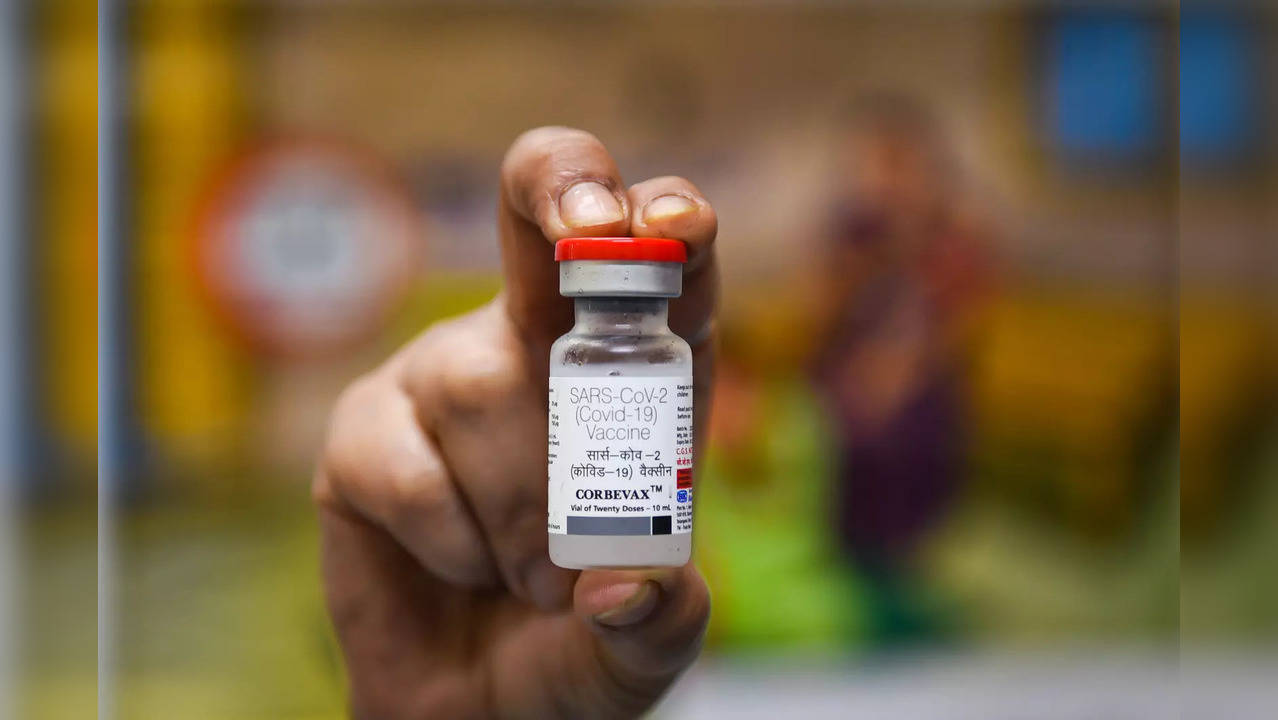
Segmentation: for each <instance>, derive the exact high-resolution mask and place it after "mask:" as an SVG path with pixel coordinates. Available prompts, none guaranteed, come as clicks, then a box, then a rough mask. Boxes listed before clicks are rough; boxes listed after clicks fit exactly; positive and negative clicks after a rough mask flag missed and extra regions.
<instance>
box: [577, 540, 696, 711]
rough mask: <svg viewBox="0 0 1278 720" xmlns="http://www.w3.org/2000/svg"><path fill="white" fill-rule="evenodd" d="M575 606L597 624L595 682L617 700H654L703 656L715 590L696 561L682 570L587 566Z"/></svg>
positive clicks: (587, 620) (581, 616) (584, 617)
mask: <svg viewBox="0 0 1278 720" xmlns="http://www.w3.org/2000/svg"><path fill="white" fill-rule="evenodd" d="M573 612H574V614H576V615H577V616H578V618H579V619H581V620H582V621H584V622H585V623H586V624H587V626H588V627H589V628H590V630H591V632H592V633H593V635H594V639H595V648H596V652H597V655H598V657H597V658H596V659H597V663H596V670H595V672H596V673H597V674H598V675H599V677H598V678H597V679H596V682H595V683H591V684H592V685H593V686H594V687H595V688H597V689H598V690H599V691H600V692H603V693H605V694H610V695H611V696H612V697H611V698H610V699H611V700H612V701H613V703H615V704H616V705H615V706H620V705H624V704H625V703H626V701H627V700H629V699H640V698H646V699H647V701H648V702H652V701H655V699H656V698H657V697H659V696H660V695H661V693H662V692H664V691H665V689H666V687H668V686H669V685H670V683H672V682H673V681H674V680H675V678H677V677H678V676H679V674H680V673H681V672H683V670H684V669H685V668H686V667H687V666H688V665H690V664H691V663H692V661H693V660H695V659H696V657H697V653H698V652H699V651H700V649H701V642H702V638H703V637H704V635H705V629H706V622H707V621H708V620H709V618H710V593H709V591H708V590H707V589H706V583H705V580H704V579H702V577H701V573H700V572H698V571H697V569H696V568H695V567H694V566H693V565H692V564H691V563H689V564H687V565H685V566H683V567H680V568H663V569H645V570H587V571H585V572H582V573H581V576H580V577H579V578H578V580H577V585H576V588H575V589H574V592H573Z"/></svg>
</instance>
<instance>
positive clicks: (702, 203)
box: [313, 127, 718, 719]
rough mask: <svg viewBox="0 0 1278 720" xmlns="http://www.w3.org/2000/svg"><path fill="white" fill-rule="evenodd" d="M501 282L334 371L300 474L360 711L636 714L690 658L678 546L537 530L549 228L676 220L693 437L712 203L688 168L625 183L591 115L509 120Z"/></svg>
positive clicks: (703, 350) (676, 307) (688, 570)
mask: <svg viewBox="0 0 1278 720" xmlns="http://www.w3.org/2000/svg"><path fill="white" fill-rule="evenodd" d="M498 223H499V229H500V236H501V251H502V263H503V276H504V288H503V290H502V292H501V293H500V294H499V295H498V297H497V298H495V299H494V300H493V301H492V302H490V303H489V304H488V305H486V306H484V307H482V308H480V309H478V310H475V311H474V312H472V313H470V314H468V315H464V316H462V317H459V318H456V319H453V320H450V321H447V322H443V323H440V324H438V325H435V326H433V327H431V328H429V329H427V330H426V331H425V332H424V333H422V334H421V335H420V336H419V337H418V338H416V339H415V340H413V341H411V342H410V343H409V344H408V345H406V346H405V347H403V348H402V349H400V350H399V351H398V352H397V353H396V354H395V355H393V356H392V357H391V358H389V359H388V360H387V361H386V362H385V363H384V364H383V365H382V366H380V367H378V368H377V369H375V370H373V371H372V372H370V373H368V374H367V375H365V376H363V377H361V378H359V379H358V380H356V381H355V382H354V383H352V384H351V385H350V387H348V388H347V389H346V390H345V392H344V393H343V394H342V396H341V397H340V399H339V400H338V402H337V404H336V407H335V408H334V410H333V414H332V418H331V421H330V426H329V433H328V437H327V440H326V442H325V446H324V449H323V451H322V453H321V455H320V458H319V461H318V466H317V469H316V473H315V478H314V483H313V496H314V500H315V503H316V506H317V508H318V513H319V523H320V532H321V558H322V570H323V578H324V589H325V595H326V599H327V604H328V609H329V614H330V615H331V617H332V621H333V624H334V627H335V629H336V632H337V637H338V640H339V642H340V644H341V647H342V652H343V655H344V658H345V663H346V670H347V678H348V683H349V687H350V704H351V713H352V715H353V716H354V717H357V718H378V719H382V718H425V717H440V718H444V717H447V718H469V717H477V718H478V717H503V718H505V717H511V718H523V717H527V718H593V717H601V718H603V717H635V716H637V715H640V714H641V713H643V712H644V711H645V710H647V709H648V708H650V707H651V706H652V705H653V704H654V703H655V702H656V700H657V699H658V698H660V697H661V695H662V693H664V692H665V690H666V689H667V688H668V687H669V686H670V685H671V684H672V683H673V682H674V680H675V679H676V678H677V677H678V675H679V674H680V673H681V672H682V671H683V670H684V668H686V667H687V666H688V665H689V664H690V663H691V662H692V660H693V659H694V658H695V657H696V655H697V653H698V651H699V649H700V645H701V641H702V637H703V635H704V631H705V626H706V621H707V619H708V617H709V612H710V601H709V595H708V592H707V589H706V585H705V582H704V580H703V579H702V577H701V574H700V573H699V572H698V571H697V569H696V568H695V567H693V566H692V564H691V563H690V564H688V565H687V566H684V567H681V568H662V569H645V570H587V571H581V572H578V571H569V570H565V569H562V568H558V567H556V566H554V565H553V564H551V562H550V558H549V555H548V551H547V538H546V488H547V483H546V424H547V400H546V398H547V386H548V368H549V360H548V357H549V351H550V345H551V343H552V342H553V341H554V339H555V338H556V337H557V336H558V335H560V334H562V333H563V332H566V331H567V329H568V328H569V327H570V326H571V325H572V303H571V301H570V300H569V299H567V298H563V297H561V296H560V295H559V292H558V288H559V282H558V278H559V275H558V269H557V267H556V265H555V262H554V250H553V246H554V242H555V241H556V240H559V239H561V238H564V237H572V236H590V235H600V236H603V235H633V236H657V237H668V238H677V239H680V240H683V241H685V242H686V243H687V244H688V248H689V262H688V264H687V265H686V266H685V269H684V292H683V296H682V297H681V298H680V299H678V300H675V301H673V302H672V303H671V313H670V325H671V328H672V329H673V330H674V331H675V332H677V333H679V334H680V335H682V336H683V337H684V338H685V339H687V340H688V341H689V343H690V344H691V345H692V348H693V358H694V376H695V377H694V387H695V398H694V403H695V405H694V407H695V408H696V415H697V417H696V418H695V427H696V430H697V442H696V445H697V447H698V454H699V452H700V450H699V448H700V447H701V445H702V442H701V438H702V436H703V434H704V433H703V432H702V430H703V429H704V428H706V418H707V417H708V410H709V405H710V398H709V389H710V386H711V381H712V379H713V367H714V366H713V363H714V353H715V335H716V332H715V310H716V305H717V296H718V273H717V270H716V266H715V258H714V251H713V247H712V245H713V241H714V236H715V232H716V229H717V220H716V217H715V213H714V210H713V208H711V206H710V204H709V203H708V202H707V201H706V199H705V198H704V197H703V196H702V194H701V192H700V191H699V190H697V188H696V187H695V186H694V185H693V184H692V183H690V182H688V181H687V180H684V179H682V178H677V177H659V178H654V179H652V180H647V181H645V182H642V183H639V184H637V185H632V186H630V187H629V188H627V187H626V186H625V185H624V184H623V183H622V181H621V178H620V177H619V174H618V171H617V167H616V164H615V163H614V162H613V160H612V158H611V157H610V156H609V154H608V151H607V150H606V149H605V148H604V146H603V144H602V143H601V142H600V141H599V140H598V139H596V138H595V137H594V136H593V135H590V134H589V133H586V132H583V131H580V130H573V129H569V128H557V127H546V128H538V129H536V130H531V131H528V132H526V133H524V134H523V135H521V136H520V137H519V138H518V139H517V140H516V141H515V142H514V144H513V145H512V146H511V148H510V150H509V151H508V152H507V154H506V157H505V160H504V161H503V163H502V168H501V193H500V202H499V207H498Z"/></svg>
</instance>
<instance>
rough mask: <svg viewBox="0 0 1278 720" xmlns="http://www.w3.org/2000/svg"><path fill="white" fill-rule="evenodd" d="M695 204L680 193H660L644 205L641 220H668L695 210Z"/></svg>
mask: <svg viewBox="0 0 1278 720" xmlns="http://www.w3.org/2000/svg"><path fill="white" fill-rule="evenodd" d="M696 209H697V204H696V203H694V202H692V201H691V200H689V199H688V198H686V197H683V196H682V195H662V196H661V197H659V198H656V199H654V200H652V201H651V202H649V203H648V204H647V205H645V206H644V209H643V221H644V222H654V221H656V220H668V219H670V218H673V217H678V216H680V215H687V214H688V213H691V212H695V211H696Z"/></svg>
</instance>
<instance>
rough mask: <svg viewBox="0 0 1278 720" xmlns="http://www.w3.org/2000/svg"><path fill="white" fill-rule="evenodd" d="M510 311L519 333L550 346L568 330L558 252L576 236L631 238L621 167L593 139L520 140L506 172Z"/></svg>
mask: <svg viewBox="0 0 1278 720" xmlns="http://www.w3.org/2000/svg"><path fill="white" fill-rule="evenodd" d="M498 215H499V218H498V222H499V226H500V230H501V252H502V266H503V275H504V276H505V281H506V282H505V293H506V308H507V312H508V313H509V315H510V318H511V320H512V321H514V323H515V325H516V327H518V328H519V330H520V332H521V333H523V334H524V335H525V337H529V338H532V339H536V340H539V341H542V342H546V343H549V342H550V341H551V340H553V339H554V337H555V336H556V335H558V334H559V333H560V332H562V330H563V328H564V327H566V326H567V325H568V324H570V321H571V318H572V305H571V304H570V303H569V302H567V301H566V300H565V299H564V298H562V297H560V295H559V271H558V268H556V266H555V259H554V244H555V242H556V241H558V240H560V239H562V238H565V237H572V236H574V235H626V234H628V233H629V230H630V201H629V198H628V197H627V195H626V188H625V185H624V184H622V182H621V175H620V173H619V172H618V171H617V164H616V163H615V162H614V161H613V159H612V156H611V155H609V154H608V150H607V148H605V147H604V145H603V143H602V142H600V141H599V139H598V138H596V137H595V136H594V135H591V134H590V133H588V132H585V131H583V130H575V129H573V128H565V127H543V128H537V129H536V130H529V131H528V132H526V133H524V134H523V135H520V136H519V138H518V139H516V140H515V142H514V144H512V145H511V146H510V150H508V151H507V152H506V158H505V160H503V161H502V166H501V199H500V201H499V208H498Z"/></svg>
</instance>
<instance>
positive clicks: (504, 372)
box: [441, 347, 523, 412]
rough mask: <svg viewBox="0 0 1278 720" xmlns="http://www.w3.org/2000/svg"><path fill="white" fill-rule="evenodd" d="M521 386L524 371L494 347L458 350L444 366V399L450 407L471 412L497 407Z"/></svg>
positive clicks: (512, 395)
mask: <svg viewBox="0 0 1278 720" xmlns="http://www.w3.org/2000/svg"><path fill="white" fill-rule="evenodd" d="M522 384H523V371H522V369H521V368H520V367H519V364H518V363H517V362H516V361H515V360H514V359H513V358H512V357H510V356H509V355H508V354H507V353H504V352H502V351H500V349H497V348H490V347H471V348H457V349H456V350H455V351H453V353H452V356H451V357H450V358H449V360H448V364H447V365H446V366H445V370H444V373H443V378H442V383H441V385H442V387H443V392H442V395H443V398H444V400H445V402H446V403H447V404H448V406H449V408H450V409H452V410H455V411H460V412H474V411H478V410H485V409H488V408H493V407H498V406H500V405H502V404H503V403H506V402H507V401H509V400H510V399H511V398H513V397H514V396H515V395H516V394H517V393H518V392H519V389H520V387H521V386H522Z"/></svg>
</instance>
